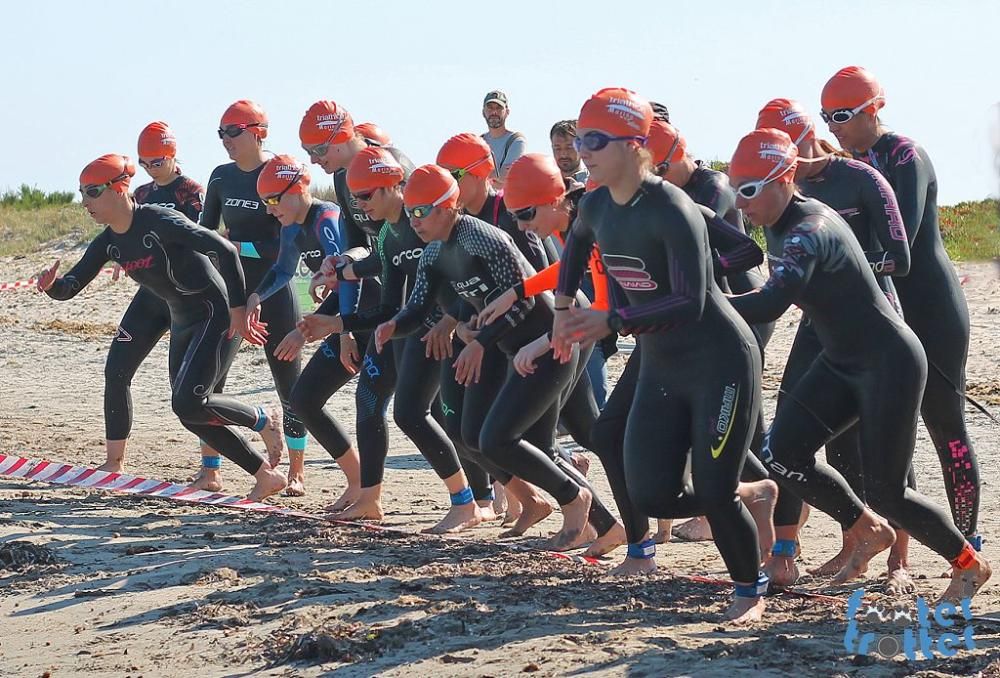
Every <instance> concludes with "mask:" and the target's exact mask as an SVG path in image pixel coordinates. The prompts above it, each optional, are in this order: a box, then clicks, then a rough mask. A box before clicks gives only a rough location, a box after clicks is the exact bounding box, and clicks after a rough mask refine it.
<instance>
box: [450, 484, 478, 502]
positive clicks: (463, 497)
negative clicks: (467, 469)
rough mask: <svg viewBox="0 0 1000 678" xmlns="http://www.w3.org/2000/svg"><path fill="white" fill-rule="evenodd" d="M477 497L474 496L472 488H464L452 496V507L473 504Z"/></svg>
mask: <svg viewBox="0 0 1000 678" xmlns="http://www.w3.org/2000/svg"><path fill="white" fill-rule="evenodd" d="M473 499H475V497H474V496H473V495H472V488H470V487H463V488H462V490H461V491H460V492H456V493H455V494H453V495H451V505H452V506H465V505H466V504H471V503H472V501H473Z"/></svg>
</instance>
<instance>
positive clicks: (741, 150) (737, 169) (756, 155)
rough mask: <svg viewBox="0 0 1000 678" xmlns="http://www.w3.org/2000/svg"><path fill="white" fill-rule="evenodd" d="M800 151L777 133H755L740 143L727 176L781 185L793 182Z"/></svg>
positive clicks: (770, 130) (764, 131) (781, 132)
mask: <svg viewBox="0 0 1000 678" xmlns="http://www.w3.org/2000/svg"><path fill="white" fill-rule="evenodd" d="M798 157H799V149H798V147H797V146H796V145H795V144H794V143H792V138H791V137H790V136H788V134H787V133H785V132H783V131H782V130H780V129H774V128H771V127H768V128H764V129H757V130H754V131H753V132H750V134H748V135H746V136H745V137H743V138H742V139H740V143H739V145H738V146H737V147H736V152H735V153H733V159H732V161H731V162H730V163H729V176H731V177H741V178H744V179H769V180H770V181H776V182H779V183H784V182H788V181H792V180H793V179H794V178H795V166H796V164H797V163H798Z"/></svg>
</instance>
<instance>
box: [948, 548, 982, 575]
mask: <svg viewBox="0 0 1000 678" xmlns="http://www.w3.org/2000/svg"><path fill="white" fill-rule="evenodd" d="M975 562H976V549H974V548H973V547H972V544H969V543H966V544H965V546H963V547H962V552H961V553H959V554H958V557H957V558H955V560H953V561H951V564H952V567H954V568H955V569H956V570H968V569H969V568H970V567H972V566H973V565H974V564H975Z"/></svg>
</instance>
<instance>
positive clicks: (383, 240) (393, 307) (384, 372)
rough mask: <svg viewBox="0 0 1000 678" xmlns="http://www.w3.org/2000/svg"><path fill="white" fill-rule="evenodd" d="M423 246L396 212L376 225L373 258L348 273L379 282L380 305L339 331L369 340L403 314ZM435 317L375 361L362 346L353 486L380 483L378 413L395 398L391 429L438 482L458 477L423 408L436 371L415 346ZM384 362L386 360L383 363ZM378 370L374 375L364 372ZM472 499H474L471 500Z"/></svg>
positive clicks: (381, 417)
mask: <svg viewBox="0 0 1000 678" xmlns="http://www.w3.org/2000/svg"><path fill="white" fill-rule="evenodd" d="M423 251H424V242H423V241H422V240H421V239H420V238H419V236H417V234H416V233H415V232H414V230H413V228H411V227H410V220H409V219H408V218H407V216H406V213H405V212H404V211H402V210H401V212H400V219H399V221H398V222H396V223H389V222H388V221H387V222H385V223H384V224H383V225H382V229H381V231H380V232H379V236H378V240H377V241H376V251H375V252H373V253H372V255H371V256H369V257H368V258H366V259H363V260H361V261H359V262H356V263H355V264H354V265H353V266H352V270H353V272H354V275H355V276H357V277H359V278H372V277H375V276H379V277H381V279H382V297H381V300H380V302H379V304H378V305H377V306H375V307H372V308H370V309H367V310H365V311H362V312H359V313H358V314H356V315H346V316H344V318H343V320H344V331H346V332H359V331H364V332H371V331H373V330H374V329H375V328H376V327H378V325H380V324H381V323H383V322H386V321H387V320H390V319H392V317H393V316H394V315H395V314H396V313H397V312H398V311H399V310H400V309H401V308H402V307H403V303H404V300H405V299H404V295H405V293H406V290H407V289H409V288H411V287H412V286H413V280H414V278H415V276H416V273H417V266H418V263H419V261H420V256H421V254H422V253H423ZM441 317H442V312H441V310H440V308H439V307H435V308H434V309H432V310H431V312H430V313H429V314H428V316H427V317H425V318H424V319H423V327H422V329H421V331H419V332H418V333H417V334H414V335H411V336H409V337H404V338H401V339H394V340H392V341H390V342H389V343H388V344H387V345H386V346H384V347H383V349H382V353H383V355H382V356H379V354H378V353H377V352H376V351H375V347H374V344H372V343H370V344H369V348H368V352H367V353H366V355H365V366H366V369H365V370H364V371H363V373H362V375H361V379H360V381H359V382H358V390H357V393H358V397H357V399H358V402H357V405H358V451H359V453H360V457H361V486H362V487H372V486H375V485H379V484H381V482H382V478H383V474H384V472H385V457H386V454H387V453H388V451H389V434H388V430H387V428H388V427H387V421H386V412H387V409H388V406H389V400H390V399H391V398H392V397H393V395H394V394H395V406H394V408H393V416H394V418H395V421H396V425H397V426H399V428H400V430H402V431H403V433H404V434H406V436H407V437H408V438H409V439H410V440H412V441H413V443H414V444H415V445H416V446H417V449H418V450H420V453H421V454H423V455H424V458H425V459H427V461H428V463H430V465H431V467H432V468H433V469H434V471H435V472H436V473H437V475H438V477H439V478H441V479H445V478H448V477H450V476H452V475H454V474H455V473H458V470H459V468H460V467H459V460H458V454H457V452H456V450H455V445H454V444H453V443H452V441H451V440H449V438H448V435H447V433H446V432H445V431H444V429H443V428H442V427H441V424H439V423H438V422H437V421H436V420H435V419H434V418H433V417H432V416H431V402H432V401H433V400H434V397H435V396H436V395H437V392H438V386H439V384H440V378H441V367H440V366H439V365H438V364H437V361H435V360H434V359H432V358H428V357H426V351H425V349H426V346H425V345H424V343H423V342H422V341H421V338H422V337H423V336H424V334H425V333H426V331H427V330H428V329H430V328H431V327H433V326H434V324H435V323H437V322H438V321H439V320H440V319H441ZM386 354H387V355H386ZM376 361H378V363H377V364H378V365H380V366H381V368H380V369H379V372H378V373H374V371H372V370H370V369H369V367H370V366H372V365H375V364H376ZM488 492H489V486H488V484H485V487H483V486H480V487H479V491H478V494H479V495H481V496H480V497H478V498H483V496H482V495H485V494H488ZM474 494H476V493H475V492H474Z"/></svg>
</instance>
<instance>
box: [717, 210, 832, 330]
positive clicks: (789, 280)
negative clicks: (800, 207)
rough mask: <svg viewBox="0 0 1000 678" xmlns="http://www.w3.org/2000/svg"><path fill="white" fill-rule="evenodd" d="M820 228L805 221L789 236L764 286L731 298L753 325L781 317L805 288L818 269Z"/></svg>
mask: <svg viewBox="0 0 1000 678" xmlns="http://www.w3.org/2000/svg"><path fill="white" fill-rule="evenodd" d="M818 236H819V231H818V229H816V228H815V227H813V226H811V225H808V224H803V225H800V226H793V227H792V228H790V229H789V230H788V233H787V234H786V235H785V240H784V244H783V245H782V251H781V258H780V259H779V260H778V261H773V262H772V263H771V277H770V278H768V279H767V282H765V283H764V285H763V287H760V288H758V289H756V290H754V291H752V292H747V293H746V294H739V295H736V296H733V297H729V301H730V302H732V304H733V307H734V308H735V309H736V311H737V312H738V313H739V314H740V315H741V316H743V318H744V319H745V320H746V321H747V322H748V323H751V324H754V323H766V322H771V321H773V320H777V319H778V318H780V317H781V315H782V314H783V313H784V312H785V311H786V310H788V307H789V306H791V305H792V304H793V303H794V302H795V300H796V299H797V298H798V297H799V294H801V292H802V290H803V289H805V287H806V285H807V284H808V283H809V279H810V278H811V277H812V274H813V271H814V270H815V268H816V261H817V253H818V251H819V248H818Z"/></svg>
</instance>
